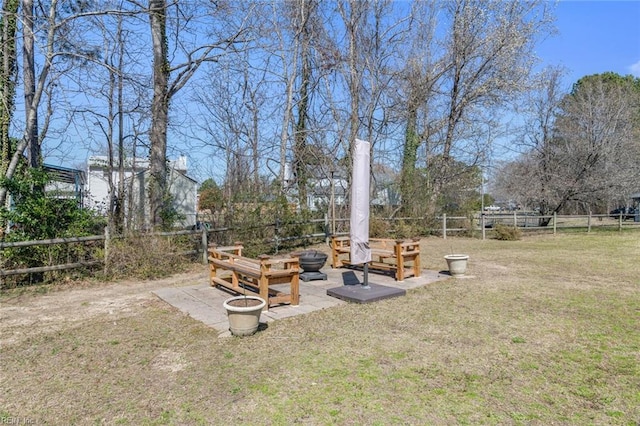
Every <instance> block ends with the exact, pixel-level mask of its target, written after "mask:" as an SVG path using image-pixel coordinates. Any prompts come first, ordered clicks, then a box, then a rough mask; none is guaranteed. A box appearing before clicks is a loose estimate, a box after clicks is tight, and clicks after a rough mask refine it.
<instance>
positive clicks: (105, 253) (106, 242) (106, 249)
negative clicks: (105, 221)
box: [104, 226, 109, 277]
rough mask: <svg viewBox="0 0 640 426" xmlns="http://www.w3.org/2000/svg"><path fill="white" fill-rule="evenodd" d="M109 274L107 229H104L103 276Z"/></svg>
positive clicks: (106, 227)
mask: <svg viewBox="0 0 640 426" xmlns="http://www.w3.org/2000/svg"><path fill="white" fill-rule="evenodd" d="M108 273H109V227H108V226H105V227H104V275H105V277H106V276H107V275H108Z"/></svg>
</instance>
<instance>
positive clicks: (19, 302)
mask: <svg viewBox="0 0 640 426" xmlns="http://www.w3.org/2000/svg"><path fill="white" fill-rule="evenodd" d="M206 280H207V270H206V267H205V266H203V267H202V268H197V269H196V270H193V271H190V272H187V273H183V274H177V275H174V276H171V277H168V278H163V279H159V280H153V281H121V282H117V283H113V284H111V283H109V284H104V285H99V284H89V285H85V286H80V287H81V288H75V287H74V288H71V289H64V290H53V291H51V292H49V293H47V294H44V295H42V294H23V295H20V296H17V297H13V298H6V299H5V300H3V301H2V303H1V304H0V322H1V323H2V330H0V345H4V344H9V343H15V342H17V341H21V340H23V339H25V338H27V337H29V336H30V335H32V334H36V333H41V332H47V331H56V330H60V329H63V328H65V327H67V326H69V325H73V324H74V323H80V322H82V321H86V320H87V319H90V318H93V317H96V316H98V315H105V314H106V315H109V316H113V319H114V321H115V320H117V319H119V318H123V317H127V316H131V315H135V314H136V312H138V311H139V309H137V308H139V307H141V306H144V305H145V304H147V303H149V302H150V301H153V300H157V296H156V295H154V294H153V293H152V291H153V290H156V289H160V288H165V287H181V286H185V285H193V284H197V283H202V282H206Z"/></svg>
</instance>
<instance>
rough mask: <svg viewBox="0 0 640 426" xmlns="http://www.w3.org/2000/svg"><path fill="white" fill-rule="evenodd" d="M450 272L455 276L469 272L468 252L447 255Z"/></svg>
mask: <svg viewBox="0 0 640 426" xmlns="http://www.w3.org/2000/svg"><path fill="white" fill-rule="evenodd" d="M444 258H445V260H446V261H447V266H448V267H449V273H450V274H451V276H453V277H459V276H462V275H464V274H465V272H467V261H468V260H469V256H468V255H466V254H448V255H446V256H445V257H444Z"/></svg>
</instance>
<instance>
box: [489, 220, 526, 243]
mask: <svg viewBox="0 0 640 426" xmlns="http://www.w3.org/2000/svg"><path fill="white" fill-rule="evenodd" d="M493 230H494V231H495V235H496V239H498V240H502V241H517V240H519V239H521V238H522V231H521V230H520V229H519V228H516V227H515V226H507V225H503V224H501V223H498V224H497V225H496V226H495V227H494V228H493Z"/></svg>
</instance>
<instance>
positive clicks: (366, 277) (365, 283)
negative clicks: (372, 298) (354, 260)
mask: <svg viewBox="0 0 640 426" xmlns="http://www.w3.org/2000/svg"><path fill="white" fill-rule="evenodd" d="M362 288H371V286H370V285H369V264H368V263H365V264H364V280H363V281H362Z"/></svg>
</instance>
